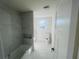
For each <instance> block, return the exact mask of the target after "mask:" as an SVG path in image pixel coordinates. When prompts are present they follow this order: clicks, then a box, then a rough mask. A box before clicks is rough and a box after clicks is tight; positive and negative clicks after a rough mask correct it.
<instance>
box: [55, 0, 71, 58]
mask: <svg viewBox="0 0 79 59" xmlns="http://www.w3.org/2000/svg"><path fill="white" fill-rule="evenodd" d="M71 8H72V0H59V1H57V15H56V29H55V40H56V42H55V44H56V45H55V50H56V55H57V59H67V51H68V41H69V29H70V28H69V27H70V20H71Z"/></svg>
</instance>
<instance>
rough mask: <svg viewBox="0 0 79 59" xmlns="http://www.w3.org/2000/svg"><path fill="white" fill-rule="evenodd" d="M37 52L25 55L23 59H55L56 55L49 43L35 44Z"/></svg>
mask: <svg viewBox="0 0 79 59" xmlns="http://www.w3.org/2000/svg"><path fill="white" fill-rule="evenodd" d="M34 48H35V50H34V51H33V52H32V53H27V52H26V53H25V54H24V56H23V57H22V58H21V59H54V53H53V51H52V50H51V45H50V44H48V43H47V42H42V41H41V42H40V41H38V42H35V44H34Z"/></svg>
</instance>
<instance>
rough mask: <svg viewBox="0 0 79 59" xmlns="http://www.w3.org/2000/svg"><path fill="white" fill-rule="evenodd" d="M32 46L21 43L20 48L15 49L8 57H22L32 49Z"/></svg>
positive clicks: (16, 58) (15, 58)
mask: <svg viewBox="0 0 79 59" xmlns="http://www.w3.org/2000/svg"><path fill="white" fill-rule="evenodd" d="M31 49H32V47H30V46H29V45H21V46H20V47H19V48H17V49H16V50H15V51H13V52H12V53H11V54H10V56H9V57H8V59H21V57H22V56H23V55H24V54H25V53H28V51H30V50H31Z"/></svg>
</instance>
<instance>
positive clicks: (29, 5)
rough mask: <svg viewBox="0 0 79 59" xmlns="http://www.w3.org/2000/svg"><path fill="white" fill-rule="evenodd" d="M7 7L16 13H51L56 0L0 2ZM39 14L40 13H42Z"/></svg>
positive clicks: (11, 0)
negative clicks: (45, 7) (47, 6)
mask: <svg viewBox="0 0 79 59" xmlns="http://www.w3.org/2000/svg"><path fill="white" fill-rule="evenodd" d="M0 1H2V2H3V3H4V4H6V5H7V6H9V7H11V8H13V9H15V10H17V11H22V12H25V11H29V10H33V11H36V13H38V12H37V11H42V12H47V13H51V11H53V9H54V7H55V4H56V0H0ZM46 5H49V7H50V8H48V9H44V8H43V7H44V6H46ZM42 12H41V13H42Z"/></svg>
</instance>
